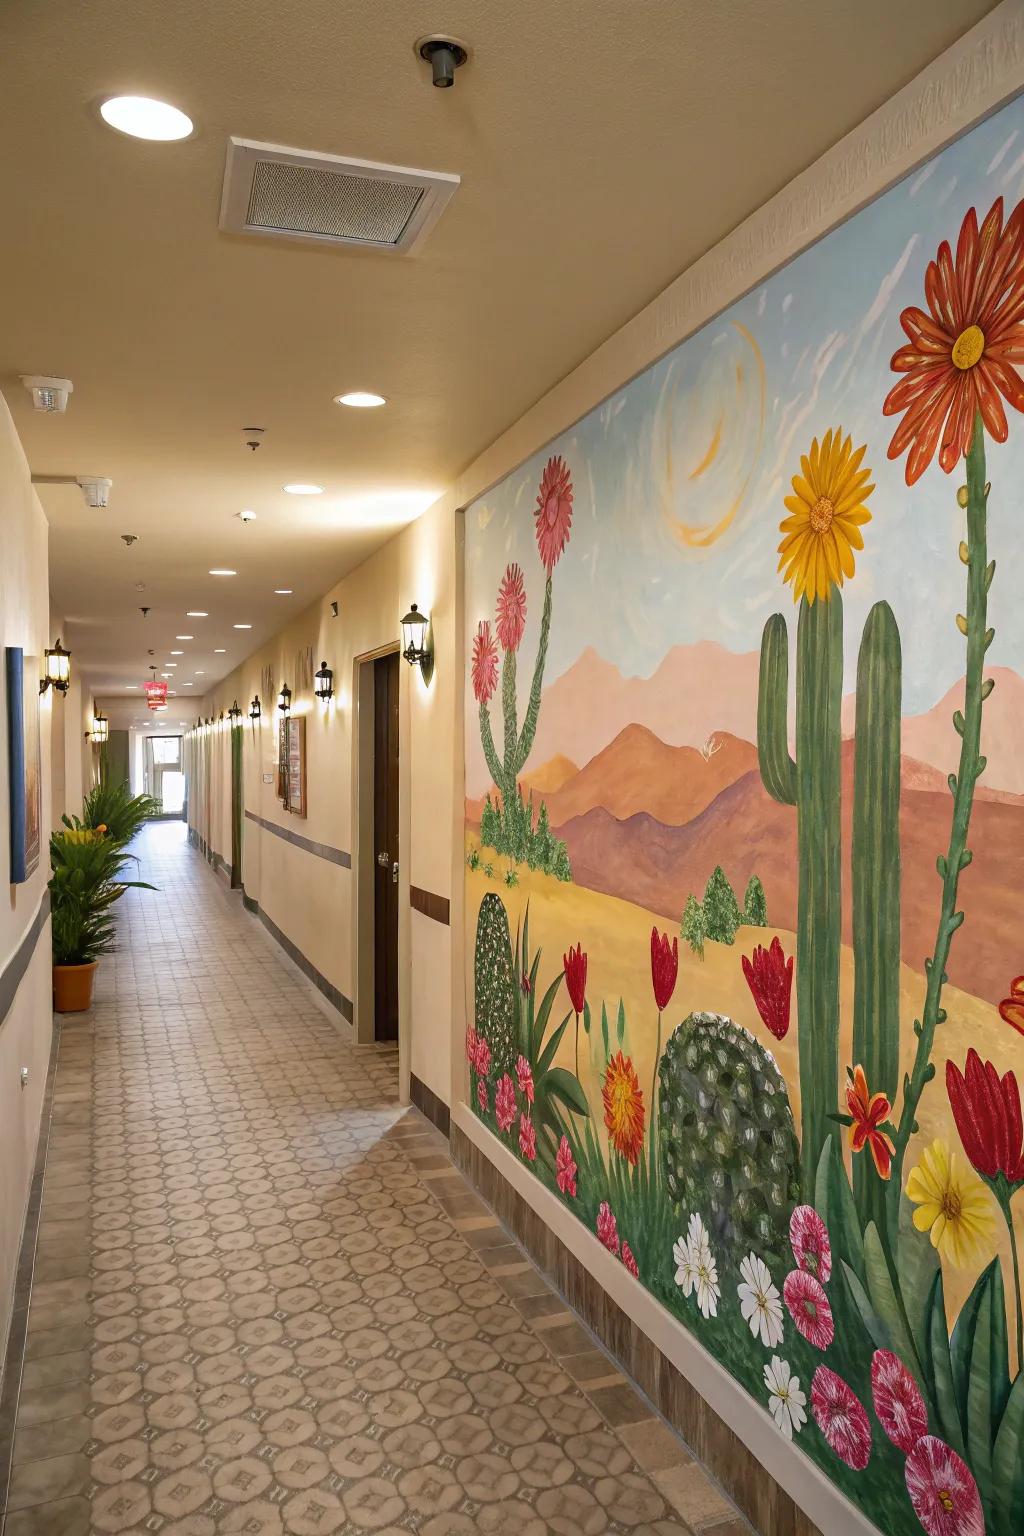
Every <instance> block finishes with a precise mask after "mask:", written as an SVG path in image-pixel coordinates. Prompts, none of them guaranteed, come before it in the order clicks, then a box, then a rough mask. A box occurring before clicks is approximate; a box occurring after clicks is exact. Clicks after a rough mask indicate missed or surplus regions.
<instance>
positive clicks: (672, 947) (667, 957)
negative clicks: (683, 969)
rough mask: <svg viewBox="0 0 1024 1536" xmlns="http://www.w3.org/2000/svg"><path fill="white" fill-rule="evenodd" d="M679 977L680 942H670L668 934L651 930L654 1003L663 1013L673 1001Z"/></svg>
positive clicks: (675, 940)
mask: <svg viewBox="0 0 1024 1536" xmlns="http://www.w3.org/2000/svg"><path fill="white" fill-rule="evenodd" d="M678 975H679V940H678V939H673V940H672V943H671V944H669V942H668V934H667V933H659V932H658V930H657V928H652V929H651V981H652V982H653V983H654V1001H655V1002H656V1003H657V1005H658V1012H659V1013H661V1012H662V1011H663V1010H664V1009H665V1008H667V1007H668V1005H669V1003H670V1002H671V1001H672V993H673V992H674V991H675V989H676V977H677V976H678Z"/></svg>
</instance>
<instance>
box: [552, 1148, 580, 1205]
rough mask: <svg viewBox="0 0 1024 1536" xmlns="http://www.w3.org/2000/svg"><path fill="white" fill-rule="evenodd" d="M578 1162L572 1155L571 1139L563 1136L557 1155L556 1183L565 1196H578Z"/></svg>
mask: <svg viewBox="0 0 1024 1536" xmlns="http://www.w3.org/2000/svg"><path fill="white" fill-rule="evenodd" d="M576 1173H577V1168H576V1160H575V1158H574V1157H573V1155H572V1148H571V1147H570V1145H569V1138H568V1137H567V1136H563V1137H562V1139H561V1141H560V1142H559V1143H558V1152H557V1153H556V1155H555V1183H556V1184H557V1185H558V1187H559V1189H560V1190H561V1191H562V1194H563V1195H572V1196H573V1197H575V1195H576Z"/></svg>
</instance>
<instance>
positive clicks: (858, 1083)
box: [846, 1066, 895, 1179]
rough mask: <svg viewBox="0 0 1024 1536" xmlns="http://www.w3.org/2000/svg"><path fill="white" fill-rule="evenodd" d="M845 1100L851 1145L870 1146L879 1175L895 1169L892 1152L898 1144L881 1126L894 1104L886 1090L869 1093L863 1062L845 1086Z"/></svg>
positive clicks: (855, 1069) (884, 1175)
mask: <svg viewBox="0 0 1024 1536" xmlns="http://www.w3.org/2000/svg"><path fill="white" fill-rule="evenodd" d="M846 1103H847V1106H848V1108H849V1111H850V1114H851V1115H852V1116H853V1124H852V1126H851V1127H850V1145H851V1146H852V1148H853V1150H854V1151H855V1152H862V1151H863V1150H864V1148H865V1146H867V1147H870V1149H871V1156H872V1158H873V1159H874V1163H875V1168H876V1169H877V1171H878V1177H879V1178H880V1179H887V1178H888V1177H889V1175H890V1174H891V1173H892V1155H893V1152H894V1151H895V1148H894V1147H893V1144H892V1138H891V1136H888V1135H886V1133H885V1131H881V1130H879V1126H880V1125H882V1124H883V1123H884V1122H885V1121H886V1120H888V1118H889V1116H890V1115H891V1114H892V1105H891V1104H890V1103H889V1100H888V1099H887V1098H886V1096H885V1094H884V1093H870V1092H869V1091H868V1080H867V1078H866V1077H865V1075H864V1068H863V1067H861V1066H857V1067H854V1069H853V1082H852V1083H850V1084H849V1086H848V1087H847V1089H846Z"/></svg>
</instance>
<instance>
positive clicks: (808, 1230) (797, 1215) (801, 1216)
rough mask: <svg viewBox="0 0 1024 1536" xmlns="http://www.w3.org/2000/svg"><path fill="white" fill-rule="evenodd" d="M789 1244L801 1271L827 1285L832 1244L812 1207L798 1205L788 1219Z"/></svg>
mask: <svg viewBox="0 0 1024 1536" xmlns="http://www.w3.org/2000/svg"><path fill="white" fill-rule="evenodd" d="M789 1242H790V1246H791V1248H792V1249H793V1257H794V1259H796V1262H797V1264H798V1265H799V1266H800V1268H801V1269H804V1270H806V1271H807V1273H808V1274H809V1275H813V1276H814V1278H815V1280H820V1281H821V1284H822V1285H825V1284H827V1282H828V1278H829V1276H830V1275H831V1273H832V1244H831V1243H830V1242H829V1240H828V1228H827V1227H826V1225H825V1223H824V1222H823V1221H822V1219H821V1217H820V1216H819V1215H818V1213H817V1211H816V1210H815V1209H814V1206H813V1205H798V1206H797V1207H796V1209H795V1210H794V1212H793V1214H792V1216H791V1217H790V1218H789Z"/></svg>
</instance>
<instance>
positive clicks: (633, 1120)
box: [601, 1051, 644, 1163]
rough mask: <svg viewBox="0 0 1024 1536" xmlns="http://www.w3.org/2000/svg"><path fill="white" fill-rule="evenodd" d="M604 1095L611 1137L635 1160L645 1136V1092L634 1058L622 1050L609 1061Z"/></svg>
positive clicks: (618, 1149)
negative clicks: (634, 1064)
mask: <svg viewBox="0 0 1024 1536" xmlns="http://www.w3.org/2000/svg"><path fill="white" fill-rule="evenodd" d="M601 1098H602V1100H603V1101H604V1123H605V1125H606V1126H607V1128H608V1139H609V1141H610V1142H611V1144H612V1146H613V1147H614V1148H615V1150H616V1152H617V1153H618V1154H619V1156H620V1157H624V1158H625V1159H626V1161H627V1163H635V1162H636V1160H637V1158H638V1157H639V1156H640V1148H641V1147H642V1146H643V1140H644V1096H643V1093H642V1092H641V1090H640V1079H639V1078H638V1077H637V1075H636V1071H635V1069H634V1067H633V1063H632V1061H631V1060H630V1058H629V1057H628V1056H623V1054H622V1052H621V1051H619V1053H618V1055H617V1056H613V1057H612V1059H611V1061H609V1063H608V1068H607V1071H606V1072H605V1074H604V1087H603V1088H602V1089H601Z"/></svg>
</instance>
